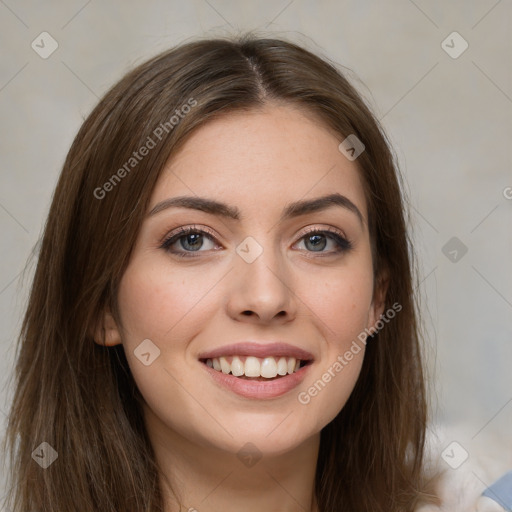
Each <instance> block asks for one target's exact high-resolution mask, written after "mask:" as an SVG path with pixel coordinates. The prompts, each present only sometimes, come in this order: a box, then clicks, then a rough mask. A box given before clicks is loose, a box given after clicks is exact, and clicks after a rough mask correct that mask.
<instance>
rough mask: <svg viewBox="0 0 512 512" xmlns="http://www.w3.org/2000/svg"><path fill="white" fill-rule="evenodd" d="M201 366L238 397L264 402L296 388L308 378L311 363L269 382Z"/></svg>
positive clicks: (204, 365)
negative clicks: (241, 377)
mask: <svg viewBox="0 0 512 512" xmlns="http://www.w3.org/2000/svg"><path fill="white" fill-rule="evenodd" d="M201 365H202V366H203V367H204V368H205V369H206V371H207V372H208V373H209V374H210V375H211V377H212V378H213V379H214V380H215V381H216V382H217V383H219V384H220V385H221V386H222V387H224V388H227V389H229V390H230V391H232V392H234V393H236V394H237V395H240V396H243V397H245V398H255V399H259V400H262V399H266V398H276V397H278V396H282V395H285V394H286V393H288V392H290V391H291V390H292V389H294V388H296V387H297V386H298V385H299V384H300V383H301V382H302V381H303V380H304V378H305V377H306V374H307V372H308V371H309V367H310V366H311V363H310V364H307V365H306V366H303V367H302V368H300V369H299V370H297V371H296V372H294V373H290V374H288V375H284V376H283V377H280V378H277V379H272V380H268V381H263V380H248V379H239V378H238V377H234V376H233V375H231V374H230V373H227V374H226V373H223V372H218V371H217V370H214V369H213V368H210V367H209V366H207V365H206V364H204V363H201Z"/></svg>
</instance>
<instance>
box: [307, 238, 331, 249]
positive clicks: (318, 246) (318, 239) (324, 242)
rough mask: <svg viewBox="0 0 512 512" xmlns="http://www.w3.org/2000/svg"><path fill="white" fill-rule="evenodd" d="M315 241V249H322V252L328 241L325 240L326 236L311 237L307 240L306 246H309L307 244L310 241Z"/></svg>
mask: <svg viewBox="0 0 512 512" xmlns="http://www.w3.org/2000/svg"><path fill="white" fill-rule="evenodd" d="M313 239H315V240H316V241H315V242H313V247H315V248H320V250H322V249H324V248H325V244H326V240H325V236H324V235H310V236H308V237H307V239H306V244H307V242H309V241H311V240H313ZM322 239H323V240H322ZM322 241H323V245H322ZM319 242H320V244H321V245H318V243H319Z"/></svg>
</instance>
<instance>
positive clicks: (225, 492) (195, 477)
mask: <svg viewBox="0 0 512 512" xmlns="http://www.w3.org/2000/svg"><path fill="white" fill-rule="evenodd" d="M145 412H146V427H147V430H148V435H149V437H150V439H151V443H152V446H153V449H154V452H155V456H156V459H157V464H158V466H159V468H160V470H161V488H162V491H163V497H164V503H165V507H164V510H165V512H214V511H219V510H222V511H223V512H235V511H236V512H239V511H240V510H244V512H261V511H262V510H264V511H265V512H318V508H317V505H316V499H315V495H314V490H315V471H316V462H317V458H318V448H319V443H320V434H317V435H315V436H313V437H311V438H309V439H307V440H306V441H305V442H303V443H302V444H301V445H300V446H297V447H295V448H293V449H292V450H290V451H288V452H286V453H284V454H279V455H275V454H265V453H263V454H261V458H258V454H257V453H256V451H255V452H254V453H251V449H248V450H247V454H248V456H247V457H242V456H241V454H240V455H239V456H237V453H230V452H227V451H223V450H220V449H218V448H216V447H211V446H199V445H198V444H196V443H193V442H191V441H190V439H188V438H185V437H183V436H181V435H179V434H178V433H177V432H176V431H174V430H171V429H170V428H169V427H168V426H167V425H164V424H163V423H162V422H161V421H160V420H159V419H158V418H157V417H156V416H155V415H154V414H153V413H152V412H151V411H150V410H149V409H148V408H146V411H145ZM241 444H242V445H243V444H244V443H241ZM258 453H260V452H258Z"/></svg>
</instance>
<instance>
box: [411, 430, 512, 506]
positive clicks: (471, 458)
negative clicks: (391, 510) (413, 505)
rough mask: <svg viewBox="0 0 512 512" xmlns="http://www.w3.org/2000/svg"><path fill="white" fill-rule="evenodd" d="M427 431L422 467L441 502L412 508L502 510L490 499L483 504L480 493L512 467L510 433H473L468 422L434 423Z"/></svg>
mask: <svg viewBox="0 0 512 512" xmlns="http://www.w3.org/2000/svg"><path fill="white" fill-rule="evenodd" d="M428 432H429V434H428V438H427V451H426V465H425V471H426V476H427V479H429V480H430V481H431V482H432V492H433V494H434V495H435V496H436V497H437V498H438V500H439V502H440V505H439V506H433V505H422V506H420V507H418V508H417V509H416V510H415V512H440V511H442V512H487V511H489V512H491V511H494V510H496V511H497V512H498V511H503V510H505V509H504V508H502V507H500V506H499V505H498V504H497V503H496V502H494V501H492V500H488V503H487V504H485V501H486V499H485V498H484V500H481V496H482V493H483V492H484V491H485V490H486V489H488V488H489V487H490V486H492V485H493V484H495V483H496V482H497V481H499V480H500V479H502V477H504V475H505V474H507V473H508V472H509V471H510V470H512V441H511V439H510V436H505V435H503V436H500V435H496V433H495V432H494V433H493V436H492V437H490V436H488V435H486V434H485V433H479V434H478V435H475V432H476V430H475V429H473V428H471V427H470V426H467V425H462V426H460V425H458V426H452V427H440V426H437V427H433V428H431V429H429V431H428ZM502 482H503V480H502ZM507 485H508V484H507ZM507 505H508V504H507Z"/></svg>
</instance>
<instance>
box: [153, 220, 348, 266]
mask: <svg viewBox="0 0 512 512" xmlns="http://www.w3.org/2000/svg"><path fill="white" fill-rule="evenodd" d="M189 234H200V235H206V236H207V237H208V238H211V239H213V240H215V235H214V234H213V233H212V232H210V231H209V230H207V229H204V228H201V229H200V228H197V227H196V226H188V227H181V228H179V230H178V232H174V233H171V234H170V235H169V236H168V237H167V238H166V239H165V240H164V241H163V243H162V245H161V246H160V249H163V250H165V251H167V252H169V253H171V254H174V255H176V256H179V257H180V258H195V257H197V256H196V255H195V254H194V253H200V252H204V251H178V252H176V251H171V250H170V247H171V246H172V245H174V243H175V242H177V241H178V240H179V239H180V238H182V237H184V236H186V235H189ZM317 234H318V235H326V236H327V238H330V239H331V240H333V241H334V242H335V243H336V245H337V246H338V248H337V249H335V251H333V252H319V253H318V254H319V255H323V256H326V255H332V254H334V253H345V252H348V251H350V250H351V249H352V242H350V240H348V239H347V238H345V236H343V234H342V233H341V232H339V231H335V230H330V229H317V228H311V229H308V231H306V232H305V233H303V234H302V236H301V237H300V238H299V240H302V239H303V238H306V237H307V236H311V235H317ZM307 252H312V253H315V252H316V251H307ZM320 257H321V256H320Z"/></svg>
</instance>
